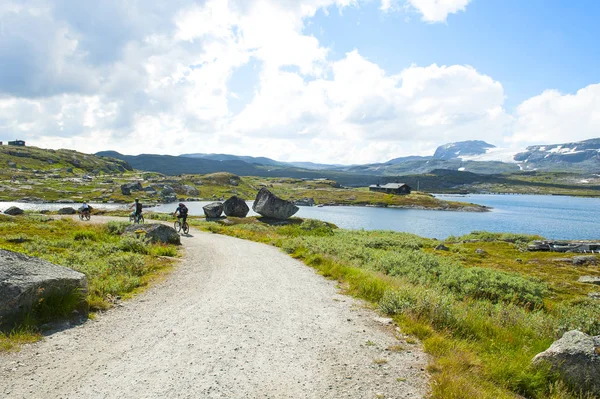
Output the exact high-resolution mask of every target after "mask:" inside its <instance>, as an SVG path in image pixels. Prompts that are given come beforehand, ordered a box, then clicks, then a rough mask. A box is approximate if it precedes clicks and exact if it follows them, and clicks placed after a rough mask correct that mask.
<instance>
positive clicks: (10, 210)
mask: <svg viewBox="0 0 600 399" xmlns="http://www.w3.org/2000/svg"><path fill="white" fill-rule="evenodd" d="M23 212H24V211H23V209H21V208H17V207H16V206H11V207H10V208H8V209H7V210H5V211H4V213H5V214H7V215H11V216H17V215H22V214H23Z"/></svg>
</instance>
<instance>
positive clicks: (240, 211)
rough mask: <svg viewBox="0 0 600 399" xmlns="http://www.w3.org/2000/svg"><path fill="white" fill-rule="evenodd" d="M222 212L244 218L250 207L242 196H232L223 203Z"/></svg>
mask: <svg viewBox="0 0 600 399" xmlns="http://www.w3.org/2000/svg"><path fill="white" fill-rule="evenodd" d="M223 212H224V213H225V215H226V216H234V217H239V218H245V217H246V215H247V214H248V212H250V208H248V205H247V204H246V201H244V200H243V199H242V198H240V197H237V196H235V195H234V196H233V197H231V198H229V199H228V200H227V201H225V202H224V203H223Z"/></svg>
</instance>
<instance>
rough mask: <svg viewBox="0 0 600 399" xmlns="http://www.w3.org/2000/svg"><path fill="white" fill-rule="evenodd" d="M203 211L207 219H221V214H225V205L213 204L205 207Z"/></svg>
mask: <svg viewBox="0 0 600 399" xmlns="http://www.w3.org/2000/svg"><path fill="white" fill-rule="evenodd" d="M202 209H203V210H204V215H205V216H206V217H207V218H218V217H221V214H222V213H223V203H221V202H212V203H210V204H208V205H205V206H203V207H202Z"/></svg>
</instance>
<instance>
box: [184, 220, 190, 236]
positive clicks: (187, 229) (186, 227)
mask: <svg viewBox="0 0 600 399" xmlns="http://www.w3.org/2000/svg"><path fill="white" fill-rule="evenodd" d="M189 231H190V226H188V224H187V222H185V223H183V234H187V233H188V232H189Z"/></svg>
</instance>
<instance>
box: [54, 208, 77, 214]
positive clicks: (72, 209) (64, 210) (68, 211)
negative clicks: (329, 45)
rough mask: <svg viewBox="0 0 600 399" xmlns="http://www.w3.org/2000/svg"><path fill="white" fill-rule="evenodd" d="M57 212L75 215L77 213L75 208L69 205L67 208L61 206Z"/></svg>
mask: <svg viewBox="0 0 600 399" xmlns="http://www.w3.org/2000/svg"><path fill="white" fill-rule="evenodd" d="M56 213H58V214H59V215H74V214H76V213H77V211H76V210H75V209H74V208H71V207H70V206H68V207H65V208H60V209H59V210H58V211H56Z"/></svg>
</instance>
